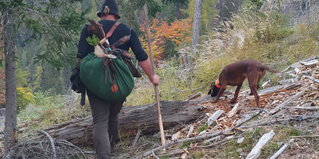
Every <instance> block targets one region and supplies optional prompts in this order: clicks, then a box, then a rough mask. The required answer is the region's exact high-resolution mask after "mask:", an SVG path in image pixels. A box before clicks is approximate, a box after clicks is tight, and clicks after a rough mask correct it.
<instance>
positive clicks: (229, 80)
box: [208, 60, 277, 107]
mask: <svg viewBox="0 0 319 159" xmlns="http://www.w3.org/2000/svg"><path fill="white" fill-rule="evenodd" d="M266 71H269V72H273V73H277V71H275V70H272V69H270V68H268V67H267V66H264V65H262V64H261V63H259V62H257V61H254V60H243V61H239V62H236V63H233V64H230V65H227V66H226V67H225V68H224V69H223V70H222V72H221V73H220V75H219V78H218V80H216V82H214V83H212V84H211V89H210V90H209V92H208V93H209V94H211V96H212V97H213V96H216V94H217V97H216V99H215V100H214V101H213V103H216V102H217V100H218V99H219V97H220V96H221V95H222V94H223V93H224V91H225V89H226V86H227V85H230V86H237V88H236V91H235V94H234V98H233V99H232V100H231V101H230V103H236V100H237V97H238V93H239V90H240V88H241V86H242V84H243V82H244V80H245V79H246V78H247V79H248V84H249V87H250V94H251V95H254V96H255V100H256V105H257V107H259V96H258V93H257V89H258V88H259V81H260V79H261V78H262V77H263V76H264V75H265V73H266Z"/></svg>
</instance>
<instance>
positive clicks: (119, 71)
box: [80, 53, 134, 101]
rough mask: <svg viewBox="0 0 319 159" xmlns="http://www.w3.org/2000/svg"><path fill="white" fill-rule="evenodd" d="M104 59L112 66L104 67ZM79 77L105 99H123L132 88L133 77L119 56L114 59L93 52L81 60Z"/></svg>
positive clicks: (91, 89) (87, 86)
mask: <svg viewBox="0 0 319 159" xmlns="http://www.w3.org/2000/svg"><path fill="white" fill-rule="evenodd" d="M105 60H108V62H109V63H111V65H112V67H111V68H110V67H108V66H106V67H104V65H105ZM80 78H81V81H82V82H83V84H84V85H85V87H86V88H87V89H88V90H89V91H91V92H92V93H94V94H95V95H96V96H98V97H100V98H102V99H104V100H105V101H120V100H123V99H125V98H126V97H127V96H128V95H129V94H130V93H131V92H132V90H133V88H134V78H133V76H132V73H131V72H130V69H129V68H128V66H127V64H125V63H124V61H123V59H122V58H121V57H120V56H117V58H115V59H108V58H100V57H97V56H96V55H95V54H94V53H90V54H88V55H87V56H86V57H84V58H83V59H82V61H81V65H80Z"/></svg>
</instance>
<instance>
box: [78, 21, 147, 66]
mask: <svg viewBox="0 0 319 159" xmlns="http://www.w3.org/2000/svg"><path fill="white" fill-rule="evenodd" d="M99 23H101V24H102V25H103V30H104V32H105V34H106V33H107V32H108V31H109V30H110V29H111V27H112V26H113V24H114V23H115V21H113V20H100V21H99ZM87 26H88V25H85V26H84V28H83V29H82V32H81V37H80V41H79V44H78V54H77V57H78V58H80V59H82V58H84V57H85V56H86V55H87V54H89V53H92V52H94V47H93V46H91V45H89V44H88V42H87V41H86V38H87V37H92V36H93V33H92V32H91V31H89V30H88V28H87ZM129 34H131V39H130V41H128V42H126V43H125V44H123V45H121V46H119V47H118V48H120V49H123V50H127V51H128V50H129V48H131V49H132V51H133V53H134V54H135V57H136V59H137V60H138V61H144V60H146V59H147V57H148V56H147V54H146V52H145V51H144V49H143V48H142V45H141V42H140V40H139V39H138V36H137V34H136V33H135V32H134V31H133V30H132V29H131V28H129V27H127V26H126V25H125V24H120V25H119V26H118V28H117V29H116V30H115V31H114V32H113V35H112V36H111V37H110V38H109V39H108V40H109V42H110V44H113V43H115V42H116V41H118V40H119V39H120V38H122V37H124V36H126V35H129Z"/></svg>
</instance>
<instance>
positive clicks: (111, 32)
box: [100, 21, 121, 45]
mask: <svg viewBox="0 0 319 159" xmlns="http://www.w3.org/2000/svg"><path fill="white" fill-rule="evenodd" d="M120 24H121V23H120V22H119V21H116V22H115V23H114V24H113V26H112V28H111V29H110V30H109V32H107V34H106V35H105V37H104V38H103V39H102V40H101V41H100V43H101V44H103V43H104V42H106V41H107V39H108V38H110V37H111V36H112V35H113V32H114V31H115V30H116V28H117V27H118V26H119V25H120ZM108 45H109V44H108Z"/></svg>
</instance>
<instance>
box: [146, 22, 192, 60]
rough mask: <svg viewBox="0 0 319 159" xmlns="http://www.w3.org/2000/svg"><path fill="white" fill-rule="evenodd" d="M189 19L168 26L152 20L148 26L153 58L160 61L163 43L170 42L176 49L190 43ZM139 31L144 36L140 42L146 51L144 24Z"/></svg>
mask: <svg viewBox="0 0 319 159" xmlns="http://www.w3.org/2000/svg"><path fill="white" fill-rule="evenodd" d="M191 27H192V24H191V19H183V20H176V21H174V22H172V23H170V24H168V23H167V22H165V21H162V20H159V19H156V18H155V19H153V20H152V22H151V24H150V30H151V35H150V36H151V42H152V43H151V45H152V52H153V55H154V57H155V58H156V59H157V60H160V59H162V58H163V57H164V54H165V52H164V51H165V50H164V48H165V43H166V41H167V40H170V41H172V42H174V43H175V44H176V46H177V47H180V46H182V45H183V44H186V43H188V42H190V41H191V37H190V36H191ZM140 30H141V31H142V32H144V33H145V34H144V36H141V42H142V45H143V47H144V49H145V50H147V52H149V51H148V50H149V49H148V45H147V43H148V39H147V30H146V23H145V22H144V23H143V24H141V26H140Z"/></svg>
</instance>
